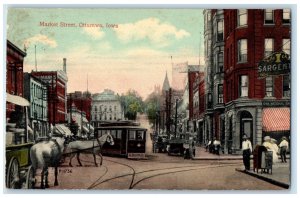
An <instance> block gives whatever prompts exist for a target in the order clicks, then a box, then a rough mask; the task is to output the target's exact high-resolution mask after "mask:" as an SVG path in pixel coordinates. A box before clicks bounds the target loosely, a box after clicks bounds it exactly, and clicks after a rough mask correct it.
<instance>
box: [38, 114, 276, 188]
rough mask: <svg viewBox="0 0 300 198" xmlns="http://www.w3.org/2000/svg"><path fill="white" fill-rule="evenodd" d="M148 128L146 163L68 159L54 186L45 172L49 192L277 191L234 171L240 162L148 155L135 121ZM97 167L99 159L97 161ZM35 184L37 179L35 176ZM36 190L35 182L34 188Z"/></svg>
mask: <svg viewBox="0 0 300 198" xmlns="http://www.w3.org/2000/svg"><path fill="white" fill-rule="evenodd" d="M138 120H139V122H140V123H141V125H142V126H143V127H146V128H148V135H147V151H146V153H147V157H148V158H147V159H143V160H130V159H126V158H118V157H107V156H105V157H104V160H103V165H102V166H100V167H95V165H94V163H93V156H92V155H89V154H82V155H81V161H82V162H83V166H82V167H80V166H79V165H78V162H77V160H73V167H69V166H68V162H69V159H68V158H66V161H65V162H64V163H63V164H62V165H61V166H60V167H59V175H58V181H59V185H58V186H53V181H54V169H53V168H50V170H49V181H50V183H49V185H50V189H102V190H104V189H123V190H125V189H165V190H167V189H190V190H205V189H208V190H231V189H236V190H246V189H248V190H279V189H282V188H281V187H278V186H275V185H272V184H270V183H268V182H265V181H262V180H259V179H257V178H254V177H251V176H249V175H246V174H243V173H240V172H238V171H236V170H235V169H236V168H241V167H242V166H243V165H242V161H240V160H222V161H221V160H220V161H218V160H185V159H183V158H182V157H178V156H168V155H167V154H165V153H152V144H151V140H150V135H149V134H150V133H149V127H150V125H149V124H148V121H147V119H146V117H145V116H139V117H138ZM97 161H98V163H99V158H97ZM36 179H37V181H39V180H40V176H39V175H38V176H36ZM38 186H39V182H37V184H36V187H38Z"/></svg>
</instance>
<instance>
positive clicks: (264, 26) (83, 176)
mask: <svg viewBox="0 0 300 198" xmlns="http://www.w3.org/2000/svg"><path fill="white" fill-rule="evenodd" d="M6 9H7V16H6V19H7V21H6V22H5V23H6V39H5V42H6V43H5V46H4V49H3V50H5V51H6V81H5V82H6V95H5V101H6V112H5V121H6V123H5V128H6V133H5V145H4V146H5V153H6V154H5V160H6V161H5V185H6V188H7V189H46V190H49V189H51V190H58V189H67V190H73V189H90V190H111V189H118V190H128V189H131V190H137V189H139V190H140V189H147V190H158V189H160V190H232V189H234V190H275V191H281V192H282V190H287V189H289V188H290V186H291V157H292V155H291V154H292V153H291V149H290V148H291V146H290V142H291V137H292V136H291V127H290V126H291V124H290V123H291V108H290V105H291V73H290V71H291V58H292V57H291V54H292V53H291V42H292V41H291V34H292V29H291V24H292V16H293V15H292V12H291V8H290V7H288V6H287V7H278V8H274V6H273V7H272V8H270V9H266V8H265V7H264V8H262V9H247V8H243V7H241V8H240V9H202V8H200V7H198V8H197V7H196V8H192V7H189V8H176V9H175V8H152V9H151V8H113V7H112V8H101V7H97V6H95V7H92V6H91V7H90V8H89V7H87V6H85V7H81V8H80V7H71V6H70V7H66V6H61V7H42V6H40V7H32V8H30V7H28V6H27V7H21V6H18V7H14V6H7V7H6Z"/></svg>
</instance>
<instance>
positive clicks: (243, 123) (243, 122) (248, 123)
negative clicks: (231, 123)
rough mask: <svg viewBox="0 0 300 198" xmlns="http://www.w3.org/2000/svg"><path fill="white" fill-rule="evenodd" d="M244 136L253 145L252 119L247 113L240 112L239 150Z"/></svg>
mask: <svg viewBox="0 0 300 198" xmlns="http://www.w3.org/2000/svg"><path fill="white" fill-rule="evenodd" d="M244 134H246V135H247V137H248V138H249V139H250V141H251V142H252V143H253V118H252V115H251V113H249V112H248V111H242V112H241V114H240V148H242V141H243V140H242V138H243V135H244Z"/></svg>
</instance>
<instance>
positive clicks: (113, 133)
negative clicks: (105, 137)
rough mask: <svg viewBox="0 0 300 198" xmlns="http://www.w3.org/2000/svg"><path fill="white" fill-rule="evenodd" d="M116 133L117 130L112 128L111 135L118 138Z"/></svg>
mask: <svg viewBox="0 0 300 198" xmlns="http://www.w3.org/2000/svg"><path fill="white" fill-rule="evenodd" d="M116 133H117V131H116V130H111V132H110V135H111V136H112V137H113V138H116V136H117V134H116Z"/></svg>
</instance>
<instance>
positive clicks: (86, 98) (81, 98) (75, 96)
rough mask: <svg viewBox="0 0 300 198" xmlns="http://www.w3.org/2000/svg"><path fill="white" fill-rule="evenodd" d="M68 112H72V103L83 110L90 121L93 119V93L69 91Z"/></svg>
mask: <svg viewBox="0 0 300 198" xmlns="http://www.w3.org/2000/svg"><path fill="white" fill-rule="evenodd" d="M67 98H68V102H67V103H68V105H67V107H68V113H70V109H71V107H72V105H74V106H75V107H76V109H78V110H79V111H82V112H84V113H85V115H86V119H87V120H88V121H90V120H91V110H92V95H91V93H89V92H83V93H82V92H81V91H75V92H73V93H69V94H68V96H67Z"/></svg>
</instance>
